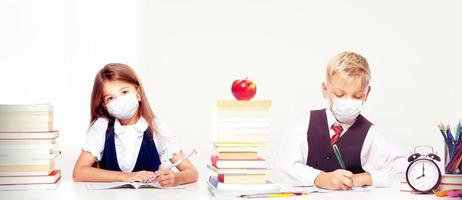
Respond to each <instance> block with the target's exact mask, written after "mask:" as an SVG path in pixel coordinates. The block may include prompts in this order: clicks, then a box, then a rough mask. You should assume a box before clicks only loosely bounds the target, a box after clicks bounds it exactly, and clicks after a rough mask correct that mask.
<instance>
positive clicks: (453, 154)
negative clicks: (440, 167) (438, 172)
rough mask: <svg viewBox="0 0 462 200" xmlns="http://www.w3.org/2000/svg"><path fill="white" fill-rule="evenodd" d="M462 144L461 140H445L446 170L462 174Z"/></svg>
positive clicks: (450, 172)
mask: <svg viewBox="0 0 462 200" xmlns="http://www.w3.org/2000/svg"><path fill="white" fill-rule="evenodd" d="M461 161H462V144H461V142H460V140H444V172H445V173H446V174H462V165H461Z"/></svg>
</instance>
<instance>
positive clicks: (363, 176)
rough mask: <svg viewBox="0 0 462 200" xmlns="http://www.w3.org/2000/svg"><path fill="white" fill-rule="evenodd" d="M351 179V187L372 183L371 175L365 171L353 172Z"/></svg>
mask: <svg viewBox="0 0 462 200" xmlns="http://www.w3.org/2000/svg"><path fill="white" fill-rule="evenodd" d="M351 179H352V180H353V187H361V186H365V185H372V178H371V175H370V174H369V173H367V172H364V173H359V174H353V177H352V178H351Z"/></svg>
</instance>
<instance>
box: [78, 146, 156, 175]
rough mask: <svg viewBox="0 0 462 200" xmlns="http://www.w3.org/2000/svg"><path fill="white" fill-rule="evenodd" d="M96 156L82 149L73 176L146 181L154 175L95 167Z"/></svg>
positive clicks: (146, 172) (147, 172)
mask: <svg viewBox="0 0 462 200" xmlns="http://www.w3.org/2000/svg"><path fill="white" fill-rule="evenodd" d="M95 162H96V158H95V157H94V156H93V155H91V154H90V153H89V152H87V151H82V153H80V156H79V158H78V159H77V162H76V163H75V166H74V173H73V175H72V178H73V179H74V181H81V182H135V181H137V182H146V181H147V180H149V178H151V177H152V176H154V173H153V172H149V171H139V172H133V173H126V172H118V171H110V170H104V169H99V168H96V167H94V166H93V165H94V164H95Z"/></svg>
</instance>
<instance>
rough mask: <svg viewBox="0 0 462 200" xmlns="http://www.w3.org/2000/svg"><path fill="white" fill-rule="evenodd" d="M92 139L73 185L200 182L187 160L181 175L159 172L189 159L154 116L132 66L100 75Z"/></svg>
mask: <svg viewBox="0 0 462 200" xmlns="http://www.w3.org/2000/svg"><path fill="white" fill-rule="evenodd" d="M90 122H91V123H90V128H89V130H88V137H87V140H86V143H85V145H84V147H83V150H82V153H81V154H80V156H79V158H78V160H77V162H76V163H75V167H74V174H73V179H74V181H87V182H116V181H122V182H135V181H136V182H148V181H151V180H153V179H154V180H155V181H159V183H160V185H161V186H176V185H180V184H186V183H192V182H195V181H196V180H197V176H198V173H197V170H196V169H195V167H194V166H193V164H192V163H191V162H190V161H188V160H185V161H183V162H181V163H180V164H179V165H177V166H176V168H177V169H178V170H179V171H178V172H173V171H171V170H166V169H159V166H160V165H161V163H164V162H166V161H168V160H170V162H171V163H174V162H176V161H177V160H179V159H181V158H183V157H184V156H185V155H184V154H183V152H181V151H180V148H179V147H178V145H177V144H176V143H175V136H174V134H173V133H172V132H171V131H170V129H169V128H168V127H167V126H166V124H164V123H163V122H162V121H161V120H159V119H158V118H157V117H156V116H155V115H154V113H153V112H152V110H151V107H150V105H149V102H148V101H147V97H146V94H145V92H144V89H143V86H142V85H141V82H140V81H139V79H138V77H137V75H136V74H135V72H134V71H133V70H132V69H131V68H130V67H129V66H127V65H124V64H120V63H111V64H107V65H106V66H104V67H103V68H102V69H101V70H100V71H99V72H98V74H96V77H95V82H94V85H93V91H92V94H91V119H90Z"/></svg>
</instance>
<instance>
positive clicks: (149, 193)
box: [0, 181, 451, 200]
mask: <svg viewBox="0 0 462 200" xmlns="http://www.w3.org/2000/svg"><path fill="white" fill-rule="evenodd" d="M285 189H290V188H285ZM293 191H295V189H294V190H293ZM153 198H156V199H167V200H168V199H171V200H174V199H235V197H233V196H217V197H213V196H212V195H211V194H210V192H209V191H208V189H207V185H206V183H205V182H204V181H199V182H197V183H194V184H190V185H187V186H186V188H184V189H177V190H163V189H139V190H134V189H114V190H87V188H86V186H85V183H74V182H72V181H64V182H62V183H61V184H60V186H59V187H58V189H57V190H33V191H2V192H0V199H2V200H9V199H18V200H19V199H20V200H25V199H27V200H31V199H34V200H35V199H47V200H48V199H60V200H62V199H66V200H67V199H110V200H130V199H136V200H142V199H153ZM279 199H288V198H279ZM291 199H342V200H349V199H351V200H358V199H374V200H377V199H386V200H390V199H393V200H398V199H403V200H404V199H405V200H412V199H451V198H437V197H436V196H435V195H432V194H429V195H418V194H412V193H408V192H400V191H399V190H398V189H397V188H371V190H370V191H367V192H351V191H345V192H342V191H339V192H330V193H313V194H310V195H307V196H302V197H294V198H291Z"/></svg>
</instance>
